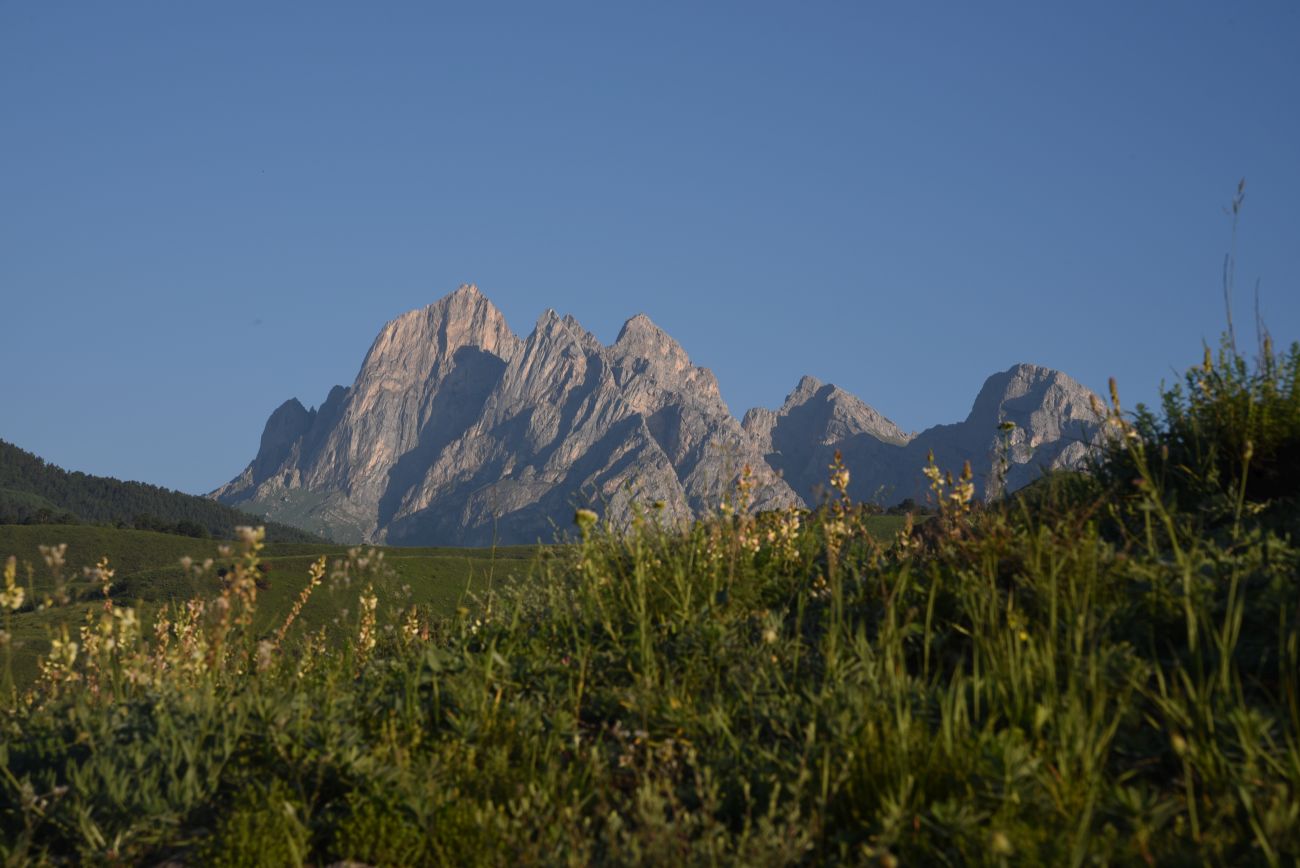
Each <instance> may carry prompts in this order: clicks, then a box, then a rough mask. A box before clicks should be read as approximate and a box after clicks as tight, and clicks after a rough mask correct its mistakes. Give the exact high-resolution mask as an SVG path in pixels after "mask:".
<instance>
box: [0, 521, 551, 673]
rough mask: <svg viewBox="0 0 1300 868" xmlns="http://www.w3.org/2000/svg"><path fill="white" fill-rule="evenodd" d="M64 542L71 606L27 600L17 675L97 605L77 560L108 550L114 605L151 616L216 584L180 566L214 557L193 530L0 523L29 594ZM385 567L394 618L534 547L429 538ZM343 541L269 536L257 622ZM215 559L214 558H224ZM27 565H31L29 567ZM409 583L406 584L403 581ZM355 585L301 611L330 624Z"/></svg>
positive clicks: (383, 611)
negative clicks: (39, 605) (447, 543)
mask: <svg viewBox="0 0 1300 868" xmlns="http://www.w3.org/2000/svg"><path fill="white" fill-rule="evenodd" d="M62 543H66V544H67V550H66V552H65V555H64V558H65V566H64V569H63V577H64V579H65V581H66V583H67V587H68V588H69V590H70V591H71V592H72V594H73V596H74V602H73V603H72V604H71V605H70V606H67V607H58V608H55V609H52V610H47V611H33V610H31V607H30V606H29V607H27V609H26V610H24V611H22V612H19V613H18V614H16V615H15V616H14V617H13V623H12V626H11V629H12V632H13V638H14V650H15V659H14V668H15V675H16V677H17V678H18V680H19V681H21V682H24V683H25V682H27V681H30V679H31V678H32V677H33V676H34V674H35V671H36V656H37V655H40V654H43V653H45V652H46V650H47V649H48V648H49V640H50V638H51V636H52V635H53V634H54V633H55V632H56V630H57V626H58V625H59V624H68V623H72V624H75V623H78V622H79V621H80V619H81V618H82V617H84V614H85V612H87V611H89V610H93V609H96V608H98V607H99V606H100V605H101V603H100V600H101V599H102V598H101V596H100V594H99V591H98V588H97V586H95V585H94V584H93V583H92V582H90V581H89V580H87V579H86V578H85V577H84V574H83V570H84V569H86V568H89V567H93V566H94V565H95V564H96V563H97V562H98V561H99V559H100V558H101V557H107V558H108V560H109V567H110V568H111V569H113V570H114V571H115V575H114V577H113V587H112V597H113V600H114V602H115V603H116V604H117V605H127V606H135V607H137V608H138V610H139V612H140V614H141V616H142V618H143V619H144V620H145V621H146V622H148V621H149V620H150V619H151V618H152V616H153V614H154V613H155V612H156V611H157V610H158V608H159V607H160V606H162V605H164V604H167V603H170V602H179V601H183V600H187V599H190V598H191V597H193V596H203V597H210V596H213V595H215V594H216V593H217V591H218V588H219V586H218V584H217V582H216V580H215V579H209V580H207V581H203V582H201V581H198V580H196V579H195V578H194V577H193V576H190V575H187V574H186V573H185V572H184V571H183V570H182V569H181V567H180V559H181V558H182V557H191V558H194V559H195V560H196V561H202V560H203V559H204V558H214V559H219V554H218V549H219V547H220V546H221V545H223V543H222V542H220V541H217V540H199V539H191V538H188V537H181V536H175V535H173V534H164V533H154V532H152V531H141V530H126V529H120V528H108V527H95V526H90V525H0V561H2V560H3V559H4V558H7V557H8V556H10V555H13V556H15V557H16V558H17V559H18V562H19V584H22V585H23V586H24V587H25V588H27V589H28V599H29V600H40V599H41V598H42V597H44V596H46V595H48V594H51V593H52V592H53V591H54V588H55V582H54V579H53V577H52V576H51V574H50V570H49V569H48V568H47V566H46V565H45V563H44V561H43V558H42V556H41V552H40V546H42V545H46V546H48V545H57V544H62ZM379 550H381V551H383V552H384V553H385V562H386V563H387V564H388V565H389V566H390V567H391V574H390V575H388V576H386V577H382V578H380V579H378V580H377V587H376V589H375V590H376V593H377V595H378V597H379V599H380V616H381V617H383V618H385V619H391V618H392V617H394V616H395V613H396V612H397V611H398V610H400V609H401V608H403V607H404V606H407V605H411V604H416V605H421V606H425V607H428V609H429V610H430V611H432V612H434V613H437V614H439V615H446V614H450V613H452V612H454V611H455V610H456V608H457V607H458V606H460V605H462V604H463V603H465V602H466V601H471V600H472V599H473V598H474V597H475V596H478V595H482V594H483V593H485V592H486V591H487V590H488V589H489V588H491V587H492V586H493V585H494V584H495V583H498V582H508V581H512V580H514V579H516V578H518V577H520V576H522V575H525V574H526V573H527V572H528V570H529V568H530V567H531V565H532V562H533V559H534V557H535V555H536V549H535V548H533V547H530V546H511V547H502V548H498V549H496V550H493V549H457V548H451V547H428V548H408V549H392V548H390V549H379ZM347 552H348V547H347V546H339V545H329V544H311V543H272V544H269V545H268V546H267V547H266V550H265V552H264V555H265V557H264V563H266V565H267V566H268V567H269V568H270V571H269V573H268V574H267V578H268V580H269V582H270V587H269V588H267V589H265V590H264V591H263V592H262V594H261V600H260V608H259V624H260V625H261V627H262V628H263V629H272V628H273V627H275V626H276V625H278V624H279V623H280V621H282V620H283V618H284V615H285V613H287V612H288V611H289V609H290V607H291V606H292V605H293V601H294V600H295V599H296V598H297V596H298V594H299V592H300V591H301V590H302V588H303V586H304V585H305V584H306V582H307V568H308V567H309V566H310V565H311V563H312V562H313V561H314V560H315V559H316V558H317V557H319V556H321V555H326V556H327V557H328V558H329V560H330V561H336V560H338V559H339V558H342V557H344V556H346V554H347ZM225 562H226V561H220V560H219V563H225ZM29 568H30V569H29ZM408 589H409V590H408ZM359 591H360V588H357V587H337V588H336V587H333V586H332V585H331V584H327V586H326V587H324V588H322V589H321V591H320V592H318V593H317V594H315V595H313V598H312V599H311V601H310V603H309V605H308V606H307V607H306V609H305V610H304V612H303V616H302V617H303V618H304V620H305V623H306V624H308V625H310V626H322V625H328V624H331V623H332V622H333V621H334V620H335V619H336V618H338V616H339V613H340V612H343V611H345V610H350V611H351V612H353V613H355V611H356V605H357V603H356V600H357V595H358V592H359Z"/></svg>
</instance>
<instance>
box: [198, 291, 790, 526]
mask: <svg viewBox="0 0 1300 868" xmlns="http://www.w3.org/2000/svg"><path fill="white" fill-rule="evenodd" d="M296 406H297V407H299V408H301V405H300V404H297V405H296ZM286 407H289V405H286ZM304 412H306V411H304ZM746 464H749V465H751V466H752V467H755V468H757V469H758V473H757V474H756V476H755V482H756V488H755V493H754V500H755V502H756V504H759V505H763V506H769V507H776V506H782V505H784V504H787V503H792V502H797V501H798V498H797V497H796V496H795V495H794V493H793V492H792V491H791V490H790V488H789V486H787V485H786V484H785V483H784V482H782V481H781V480H780V479H779V478H777V476H776V474H775V473H774V472H772V471H771V470H770V469H768V468H767V467H766V465H765V464H764V463H763V460H762V456H761V454H760V453H759V452H758V451H757V450H756V449H755V448H754V446H753V444H752V442H751V441H750V439H749V438H748V437H746V436H745V433H744V431H743V430H742V429H741V427H740V424H739V423H738V422H737V421H736V420H735V418H734V417H732V416H731V414H730V412H729V411H728V409H727V407H726V404H725V403H723V401H722V398H721V395H720V393H719V391H718V388H717V381H716V379H715V378H714V377H713V374H712V373H711V372H709V371H708V370H706V369H704V368H699V367H696V366H694V365H692V364H691V362H690V359H689V357H688V356H687V355H686V352H685V350H683V349H682V348H681V346H680V345H679V344H677V342H676V341H674V340H673V339H672V338H671V337H669V336H668V335H667V334H666V333H665V332H664V331H663V330H662V329H660V328H659V327H658V326H656V325H655V324H654V323H653V322H651V320H650V319H649V318H648V317H646V316H644V315H639V316H635V317H633V318H632V319H630V320H628V322H627V323H626V324H625V325H624V327H623V330H622V332H620V335H619V338H618V340H616V341H615V342H614V344H612V345H610V346H608V347H607V346H604V345H602V344H601V343H600V342H599V341H598V340H596V339H595V338H594V337H593V336H592V335H591V334H590V333H589V332H588V331H586V330H585V329H584V328H582V326H581V325H580V324H579V323H578V321H577V320H576V319H575V318H574V317H573V316H571V315H569V316H565V317H563V318H561V317H560V316H559V315H558V314H557V313H556V312H555V311H554V310H552V309H547V310H545V311H543V312H542V314H541V315H540V316H539V317H538V319H537V323H536V326H535V327H534V329H533V330H532V332H530V333H529V335H528V336H527V337H526V338H522V339H521V338H519V337H517V336H516V335H515V334H514V333H513V332H512V331H511V330H510V328H509V326H508V325H507V324H506V321H505V317H504V316H503V315H502V314H501V312H500V311H499V310H498V309H497V308H496V307H495V306H494V305H493V304H492V303H491V302H490V301H489V300H488V299H487V297H486V296H484V295H483V294H482V293H481V292H479V291H478V289H477V288H475V287H474V286H473V285H471V284H466V285H464V286H462V287H460V288H459V289H457V290H456V291H455V292H453V293H451V294H449V295H447V296H444V297H443V298H440V299H439V300H437V301H436V302H434V303H433V304H431V305H428V306H427V307H424V308H421V309H420V310H417V311H411V312H409V313H406V314H403V315H401V316H399V317H396V318H395V319H393V320H392V321H390V322H389V323H387V324H386V325H385V326H384V327H383V328H382V329H381V330H380V333H379V335H378V337H376V339H375V341H374V343H373V345H372V346H371V349H370V351H369V352H368V353H367V355H366V359H365V361H364V362H363V364H362V366H361V370H360V371H359V372H358V374H357V379H356V381H355V382H354V383H353V385H352V386H351V387H349V388H347V389H344V390H342V391H336V392H331V395H330V399H329V400H328V401H327V402H326V404H325V405H322V408H321V410H320V411H318V412H316V413H315V415H312V414H310V413H308V414H307V416H305V417H304V416H303V414H302V413H299V412H297V411H296V410H292V409H284V408H282V409H281V410H278V411H277V412H276V413H275V414H273V415H272V418H271V420H269V421H268V425H267V432H266V433H265V434H264V436H263V443H262V448H261V449H259V452H258V455H257V457H256V458H255V459H254V461H253V462H252V463H251V464H250V465H249V467H248V468H247V469H246V470H245V471H244V473H242V474H241V475H240V476H239V477H237V478H236V479H235V480H232V481H231V482H230V483H229V484H228V485H226V486H224V487H222V488H221V489H219V490H218V491H217V492H215V493H214V495H215V496H216V497H217V498H218V499H220V500H223V501H226V502H234V503H244V504H247V505H248V506H249V507H250V508H254V509H260V510H263V511H265V512H266V513H267V514H268V515H279V516H283V517H285V518H286V519H287V520H289V521H291V522H294V523H298V524H300V525H302V526H307V527H314V528H316V529H317V530H320V531H323V532H325V533H327V534H329V535H331V536H333V537H335V538H337V539H346V540H370V541H387V542H392V543H398V544H404V543H421V542H442V543H455V544H473V543H486V542H490V541H491V540H493V539H494V538H495V539H496V540H498V541H501V542H530V541H535V540H537V539H539V538H549V537H550V535H551V532H552V527H553V526H554V525H559V526H561V527H565V526H567V518H566V516H568V515H571V514H572V509H573V507H574V506H575V505H582V506H594V507H596V508H598V509H599V510H600V511H601V512H602V513H605V514H612V515H613V516H614V517H615V518H617V517H618V516H619V515H628V514H630V513H629V510H630V508H631V502H630V501H631V499H632V498H641V499H648V500H661V501H663V502H664V503H665V504H666V508H667V512H668V514H669V515H670V516H674V515H675V516H676V517H678V518H682V519H685V518H687V517H689V516H691V515H692V514H695V513H697V512H699V511H700V510H702V509H706V508H711V507H712V506H713V505H716V503H717V502H718V501H719V500H720V498H721V496H722V494H723V492H724V491H726V490H728V489H729V488H730V486H731V485H732V484H733V483H734V478H735V476H736V474H737V473H738V469H739V468H740V467H743V466H744V465H746Z"/></svg>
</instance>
